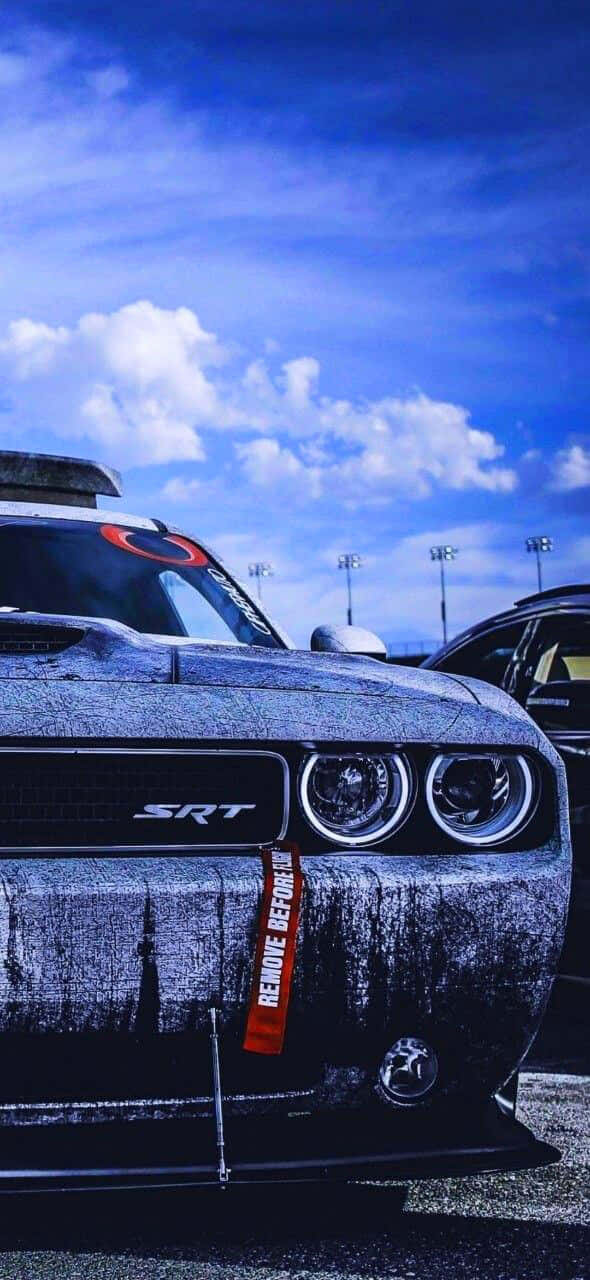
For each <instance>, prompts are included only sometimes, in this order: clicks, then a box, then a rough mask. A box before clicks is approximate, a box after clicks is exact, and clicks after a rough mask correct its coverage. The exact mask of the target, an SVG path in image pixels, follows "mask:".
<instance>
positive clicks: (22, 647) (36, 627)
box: [0, 622, 86, 655]
mask: <svg viewBox="0 0 590 1280" xmlns="http://www.w3.org/2000/svg"><path fill="white" fill-rule="evenodd" d="M85 634H86V632H85V631H84V630H83V629H82V628H81V627H59V626H58V627H52V626H44V625H43V624H39V623H27V622H17V623H10V622H0V655H2V654H3V653H7V654H9V653H63V652H64V650H65V649H71V647H72V645H75V644H79V642H80V640H83V639H84V636H85Z"/></svg>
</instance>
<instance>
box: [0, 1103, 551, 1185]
mask: <svg viewBox="0 0 590 1280" xmlns="http://www.w3.org/2000/svg"><path fill="white" fill-rule="evenodd" d="M226 1143H227V1149H226V1154H227V1160H228V1164H229V1168H230V1177H229V1183H230V1185H234V1184H243V1183H257V1182H262V1183H264V1182H275V1181H291V1182H293V1181H294V1182H307V1181H327V1180H336V1181H339V1180H340V1181H343V1180H349V1179H361V1178H366V1177H370V1178H372V1179H375V1178H379V1179H384V1178H387V1179H389V1178H395V1179H404V1180H406V1179H416V1178H431V1177H450V1176H461V1175H468V1174H475V1173H482V1172H493V1171H498V1170H508V1169H513V1170H514V1169H528V1168H533V1167H536V1166H540V1165H547V1164H552V1163H555V1162H556V1161H557V1160H558V1159H559V1152H558V1151H557V1150H556V1149H555V1148H554V1147H552V1146H550V1145H549V1144H548V1143H544V1142H539V1141H537V1140H536V1139H535V1138H534V1137H533V1135H532V1134H531V1133H530V1131H529V1130H528V1129H527V1128H526V1127H525V1126H524V1125H522V1124H520V1123H519V1122H518V1121H517V1120H515V1118H514V1116H513V1115H512V1114H510V1112H509V1110H508V1108H507V1107H506V1106H502V1105H499V1103H498V1102H497V1101H496V1100H495V1099H492V1100H489V1101H488V1102H486V1103H485V1104H484V1105H481V1104H479V1105H478V1106H475V1105H472V1104H471V1105H469V1104H466V1105H464V1106H463V1107H462V1108H456V1109H452V1110H449V1108H445V1109H444V1112H441V1113H440V1114H437V1113H436V1112H435V1111H427V1112H424V1113H422V1114H420V1115H417V1114H412V1115H411V1116H410V1115H405V1114H404V1115H401V1114H400V1113H398V1112H395V1113H388V1114H387V1115H384V1113H383V1111H382V1109H379V1110H378V1111H377V1110H375V1111H374V1112H370V1111H369V1112H359V1113H356V1114H354V1115H352V1116H350V1115H343V1114H342V1113H339V1114H336V1115H330V1116H325V1115H324V1116H317V1115H315V1116H311V1115H310V1116H301V1115H292V1116H291V1117H288V1118H284V1119H283V1120H282V1121H280V1122H277V1120H276V1119H272V1120H270V1119H265V1118H260V1117H256V1118H253V1117H249V1118H246V1119H239V1120H233V1121H230V1122H229V1123H228V1124H227V1127H226ZM217 1182H218V1164H217V1156H216V1133H215V1125H214V1120H213V1116H211V1117H210V1118H209V1119H207V1120H202V1121H198V1122H184V1123H178V1122H175V1123H166V1122H164V1123H160V1124H156V1125H154V1124H151V1123H149V1122H148V1123H139V1124H135V1125H121V1126H111V1125H109V1126H89V1127H86V1126H73V1127H63V1128H62V1127H55V1128H50V1129H49V1130H38V1129H30V1128H29V1129H26V1130H20V1131H19V1132H18V1133H16V1132H15V1131H14V1130H12V1131H9V1132H6V1131H5V1132H4V1133H3V1134H2V1150H1V1156H0V1193H1V1192H10V1191H19V1192H21V1191H47V1190H63V1189H72V1190H74V1189H77V1190H88V1189H96V1190H98V1189H105V1188H128V1189H131V1188H137V1187H171V1186H178V1187H181V1186H207V1185H214V1184H215V1183H217Z"/></svg>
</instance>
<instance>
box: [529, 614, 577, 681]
mask: <svg viewBox="0 0 590 1280" xmlns="http://www.w3.org/2000/svg"><path fill="white" fill-rule="evenodd" d="M541 634H542V641H541V646H540V651H538V652H537V654H536V655H535V658H536V665H535V669H534V672H533V681H534V683H535V684H550V683H551V682H552V681H554V680H590V619H586V618H573V617H571V616H570V617H568V618H567V619H566V618H563V617H561V618H555V619H547V621H546V622H545V623H544V625H543V629H542V633H541Z"/></svg>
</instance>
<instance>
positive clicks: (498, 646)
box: [437, 622, 524, 686]
mask: <svg viewBox="0 0 590 1280" xmlns="http://www.w3.org/2000/svg"><path fill="white" fill-rule="evenodd" d="M523 631H524V623H523V622H520V623H512V625H511V626H509V627H495V628H494V630H493V631H486V633H485V634H484V635H479V636H475V637H474V638H473V639H472V640H466V641H465V644H462V645H461V646H460V647H459V648H457V649H454V650H453V652H452V653H449V654H447V656H446V657H445V658H443V660H442V662H440V663H437V669H438V670H439V671H447V672H448V673H449V674H450V675H456V676H475V677H476V678H477V679H478V680H487V682H488V684H495V685H498V686H501V685H502V681H503V678H504V673H505V671H506V668H507V666H508V663H509V662H510V660H511V658H512V655H513V653H514V650H515V648H516V646H517V644H518V642H519V640H520V638H521V636H522V633H523Z"/></svg>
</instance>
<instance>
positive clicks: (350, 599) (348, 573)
mask: <svg viewBox="0 0 590 1280" xmlns="http://www.w3.org/2000/svg"><path fill="white" fill-rule="evenodd" d="M346 584H347V586H348V610H347V614H346V620H347V622H348V625H349V627H351V626H352V582H351V580H350V565H349V564H348V563H347V565H346Z"/></svg>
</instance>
